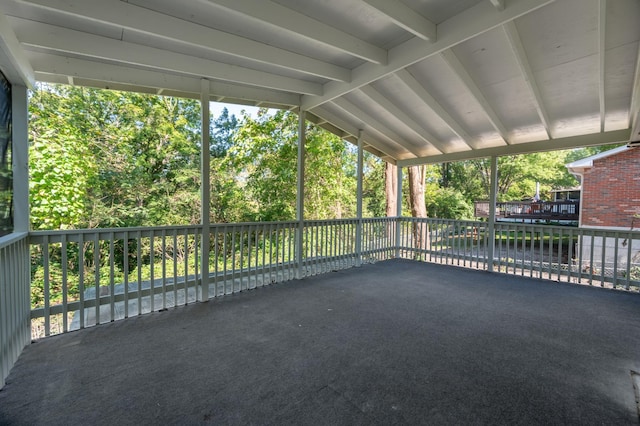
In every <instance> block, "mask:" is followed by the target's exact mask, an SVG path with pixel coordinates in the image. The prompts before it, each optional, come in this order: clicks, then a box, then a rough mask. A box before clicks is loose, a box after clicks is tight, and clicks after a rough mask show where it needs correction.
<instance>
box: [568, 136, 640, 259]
mask: <svg viewBox="0 0 640 426" xmlns="http://www.w3.org/2000/svg"><path fill="white" fill-rule="evenodd" d="M566 166H567V168H568V169H569V172H571V173H572V174H573V175H574V176H576V177H577V178H578V180H579V181H580V183H581V185H582V191H581V195H580V219H579V226H580V227H581V228H607V230H609V231H619V232H620V234H619V238H615V237H614V236H606V235H604V234H603V236H599V237H593V239H592V238H591V237H581V238H580V240H579V242H578V247H577V252H578V253H579V250H580V249H582V259H591V252H595V253H601V251H600V249H601V247H603V246H604V247H606V250H605V256H604V257H605V259H604V260H605V265H604V266H605V267H608V265H609V264H610V263H611V264H612V263H613V260H614V259H615V257H616V253H617V257H618V267H625V266H626V256H627V253H628V250H631V251H632V258H633V261H634V263H635V262H640V245H638V244H634V245H633V247H629V246H628V244H627V241H633V240H631V239H628V238H625V235H624V234H625V233H626V232H628V231H631V230H635V231H637V230H640V147H639V148H633V147H629V146H621V147H618V148H615V149H611V150H609V151H605V152H601V153H599V154H596V155H593V156H591V157H587V158H583V159H582V160H578V161H574V162H573V163H570V164H567V165H566ZM636 245H638V247H636ZM616 246H617V248H616ZM634 253H635V254H634ZM583 263H584V262H583ZM590 263H591V265H592V266H593V267H594V268H596V269H600V266H601V264H602V259H593V261H592V262H590Z"/></svg>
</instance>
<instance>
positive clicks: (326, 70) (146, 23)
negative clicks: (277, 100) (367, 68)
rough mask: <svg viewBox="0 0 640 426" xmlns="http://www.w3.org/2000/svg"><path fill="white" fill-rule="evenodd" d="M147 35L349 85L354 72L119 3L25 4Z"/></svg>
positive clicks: (48, 0)
mask: <svg viewBox="0 0 640 426" xmlns="http://www.w3.org/2000/svg"><path fill="white" fill-rule="evenodd" d="M21 1H23V2H26V3H29V4H32V5H34V6H38V7H41V8H45V9H50V10H56V11H61V12H64V13H67V14H69V15H72V16H78V17H82V18H87V19H90V20H93V21H95V22H102V23H107V24H111V25H115V26H118V27H122V28H125V29H128V30H131V31H136V32H139V33H143V34H150V35H153V36H157V37H162V38H165V39H167V40H174V41H178V42H180V43H185V44H189V45H191V46H196V47H201V48H205V49H208V50H211V51H215V52H221V53H225V54H229V55H233V56H236V57H240V58H245V59H250V60H252V61H257V62H261V63H264V64H271V65H276V66H280V67H283V68H286V69H290V70H294V71H298V72H302V73H306V74H309V75H313V76H317V77H322V78H326V79H329V80H336V81H349V80H350V79H351V70H348V69H346V68H343V67H339V66H336V65H333V64H329V63H327V62H323V61H320V60H317V59H314V58H310V57H308V56H304V55H300V54H297V53H294V52H290V51H287V50H284V49H279V48H277V47H274V46H271V45H268V44H265V43H260V42H257V41H253V40H250V39H247V38H243V37H239V36H236V35H234V34H230V33H227V32H224V31H219V30H215V29H213V28H209V27H205V26H202V25H198V24H194V23H191V22H187V21H184V20H182V19H179V18H175V17H172V16H169V15H165V14H162V13H158V12H154V11H152V10H149V9H145V8H142V7H139V6H136V5H133V4H129V3H125V2H122V1H119V0H115V1H114V0H21Z"/></svg>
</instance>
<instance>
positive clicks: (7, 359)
mask: <svg viewBox="0 0 640 426" xmlns="http://www.w3.org/2000/svg"><path fill="white" fill-rule="evenodd" d="M29 278H30V277H29V240H28V234H27V233H26V232H22V233H13V234H10V235H7V236H5V237H2V238H0V389H1V388H2V387H3V386H4V384H5V379H6V378H7V376H8V375H9V370H10V369H11V367H12V366H13V364H14V363H15V362H16V360H17V359H18V356H20V353H21V352H22V349H23V348H24V347H25V346H26V345H27V344H28V343H29V342H30V339H31V324H30V320H29V311H30V306H29V305H30V303H29Z"/></svg>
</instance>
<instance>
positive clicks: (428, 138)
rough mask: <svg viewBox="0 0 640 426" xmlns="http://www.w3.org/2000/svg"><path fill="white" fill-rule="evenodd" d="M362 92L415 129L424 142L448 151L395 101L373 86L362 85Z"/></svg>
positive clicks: (414, 131) (439, 150) (438, 149)
mask: <svg viewBox="0 0 640 426" xmlns="http://www.w3.org/2000/svg"><path fill="white" fill-rule="evenodd" d="M359 90H360V92H361V93H362V94H364V95H365V96H366V97H367V98H369V99H370V100H371V102H373V103H375V104H378V105H379V106H380V107H381V108H383V109H384V110H385V111H387V112H388V113H389V114H391V115H393V116H394V117H395V118H397V119H398V120H400V121H401V122H402V123H403V124H404V125H405V126H407V127H408V128H409V129H411V130H412V131H413V133H415V134H416V135H417V136H418V137H419V138H420V139H421V140H422V141H423V142H424V143H426V144H429V145H431V146H433V147H434V148H435V149H436V150H437V151H438V152H440V153H444V152H446V151H447V149H446V146H445V144H443V143H441V142H440V141H438V139H437V138H436V137H435V136H434V135H433V134H431V132H429V131H428V130H427V129H425V128H424V127H423V126H421V125H420V124H418V123H417V122H416V121H415V120H414V119H413V118H411V117H409V115H408V114H407V113H405V112H404V111H402V110H401V109H400V108H399V107H397V106H396V105H395V104H394V103H393V102H391V101H390V100H389V99H387V98H386V97H385V96H383V95H382V94H381V93H380V92H378V91H377V90H376V89H374V88H373V86H364V87H361V88H360V89H359Z"/></svg>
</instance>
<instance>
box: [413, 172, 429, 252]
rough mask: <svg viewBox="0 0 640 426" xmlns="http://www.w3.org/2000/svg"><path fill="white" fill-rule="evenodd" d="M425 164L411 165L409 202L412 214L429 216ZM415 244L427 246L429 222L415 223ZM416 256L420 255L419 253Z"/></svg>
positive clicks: (421, 248)
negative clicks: (425, 195) (425, 191)
mask: <svg viewBox="0 0 640 426" xmlns="http://www.w3.org/2000/svg"><path fill="white" fill-rule="evenodd" d="M425 173H426V167H425V166H412V167H409V202H410V204H411V216H413V217H418V218H420V217H424V218H426V217H427V206H426V205H425V202H424V187H425ZM413 246H414V247H415V248H416V249H417V250H425V249H426V248H427V224H426V223H423V222H414V223H413ZM416 257H419V256H418V254H417V255H416Z"/></svg>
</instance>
